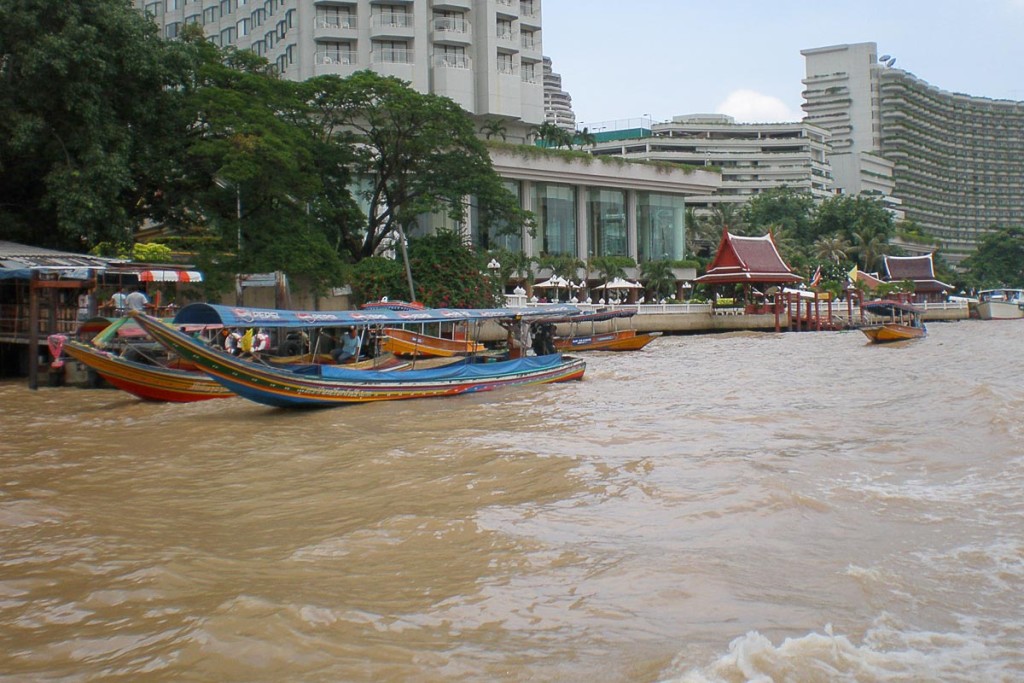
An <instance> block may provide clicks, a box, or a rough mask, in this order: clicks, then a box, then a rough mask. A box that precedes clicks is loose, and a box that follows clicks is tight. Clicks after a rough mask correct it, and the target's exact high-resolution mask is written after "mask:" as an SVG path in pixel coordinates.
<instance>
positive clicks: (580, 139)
mask: <svg viewBox="0 0 1024 683" xmlns="http://www.w3.org/2000/svg"><path fill="white" fill-rule="evenodd" d="M573 141H574V142H575V143H576V144H577V145H579V146H580V149H583V148H584V147H593V146H594V145H596V144H597V138H596V137H594V134H593V133H591V132H590V129H589V128H587V127H584V128H583V130H578V131H576V134H575V135H574V136H573Z"/></svg>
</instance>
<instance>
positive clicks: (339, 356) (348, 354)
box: [331, 327, 359, 364]
mask: <svg viewBox="0 0 1024 683" xmlns="http://www.w3.org/2000/svg"><path fill="white" fill-rule="evenodd" d="M358 354H359V337H357V336H356V328H354V327H350V328H348V332H347V333H346V334H345V336H344V337H342V338H341V346H340V347H338V348H336V349H333V350H332V351H331V358H333V359H334V362H335V363H338V364H341V363H344V362H345V361H347V360H349V359H350V358H355V357H356V356H357V355H358Z"/></svg>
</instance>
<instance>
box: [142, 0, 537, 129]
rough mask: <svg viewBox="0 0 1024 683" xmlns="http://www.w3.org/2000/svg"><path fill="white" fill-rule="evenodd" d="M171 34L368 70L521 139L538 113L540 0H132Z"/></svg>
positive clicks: (344, 70)
mask: <svg viewBox="0 0 1024 683" xmlns="http://www.w3.org/2000/svg"><path fill="white" fill-rule="evenodd" d="M135 6H136V7H137V8H138V9H140V10H143V11H145V12H147V13H148V14H149V15H150V16H152V17H153V20H154V21H155V22H156V23H157V24H158V25H159V26H161V27H162V29H163V34H164V36H166V37H168V38H174V37H176V36H177V35H178V34H179V33H180V31H181V29H182V27H183V26H185V25H186V24H199V25H201V26H202V27H203V31H204V33H205V34H206V36H207V37H208V38H209V39H210V40H212V41H213V42H214V43H216V44H218V45H220V46H223V47H226V46H229V45H231V46H234V47H237V48H239V49H249V50H252V51H253V52H255V53H256V54H259V55H262V56H264V57H266V58H267V59H268V60H269V61H270V63H271V64H274V65H275V66H276V68H277V69H278V72H279V73H280V74H281V75H282V76H284V77H285V78H288V79H291V80H296V81H302V80H306V79H308V78H311V77H313V76H321V75H324V74H336V75H338V76H342V77H344V76H348V75H351V74H353V73H355V72H356V71H360V70H363V69H370V70H372V71H376V72H378V73H380V74H383V75H387V76H396V77H398V78H401V79H402V80H404V81H407V82H409V83H410V84H411V85H412V87H413V88H415V89H416V90H418V91H420V92H424V93H434V94H437V95H443V96H445V97H449V98H451V99H452V100H454V101H455V102H457V103H458V104H459V105H460V106H462V107H463V108H464V109H465V110H466V111H468V112H469V113H470V114H472V115H474V116H477V117H493V118H500V119H502V120H504V121H506V127H507V129H508V132H509V134H511V135H512V136H513V137H516V136H520V137H523V138H525V136H526V134H527V131H528V130H529V128H530V127H532V126H536V125H539V124H540V123H541V122H542V121H543V120H544V86H543V71H542V69H543V65H542V54H541V12H540V0H517V1H515V2H513V0H458V1H455V2H453V1H450V0H419V1H417V2H410V1H408V0H401V1H400V0H396V1H395V2H392V3H390V4H384V3H381V2H378V1H376V0H346V1H338V0H220V1H219V2H210V1H209V0H206V1H205V2H196V0H135Z"/></svg>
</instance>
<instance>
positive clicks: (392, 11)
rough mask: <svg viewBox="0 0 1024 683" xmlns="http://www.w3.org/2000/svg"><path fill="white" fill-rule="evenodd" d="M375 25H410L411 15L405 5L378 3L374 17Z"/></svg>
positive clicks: (403, 26)
mask: <svg viewBox="0 0 1024 683" xmlns="http://www.w3.org/2000/svg"><path fill="white" fill-rule="evenodd" d="M375 25H377V26H393V27H397V28H405V27H409V26H412V15H411V14H410V13H409V8H408V7H406V6H405V5H380V6H379V9H378V10H377V16H376V17H375Z"/></svg>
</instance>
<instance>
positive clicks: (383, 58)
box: [370, 46, 415, 81]
mask: <svg viewBox="0 0 1024 683" xmlns="http://www.w3.org/2000/svg"><path fill="white" fill-rule="evenodd" d="M414 61H415V54H414V52H413V50H411V49H409V48H397V47H380V46H377V47H374V48H373V49H372V50H370V64H371V65H372V68H373V70H374V71H376V72H377V73H379V74H381V75H382V76H395V77H396V78H401V79H402V80H405V81H412V80H413V75H414V74H413V64H414Z"/></svg>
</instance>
